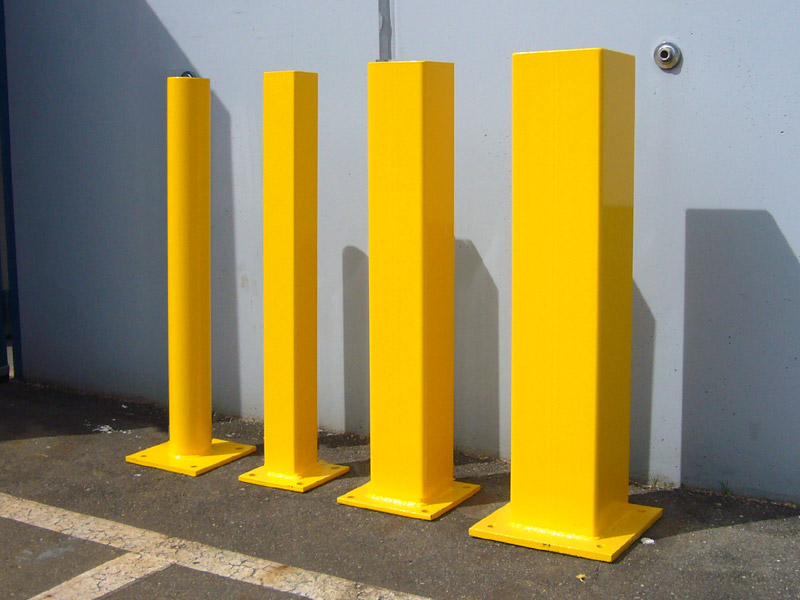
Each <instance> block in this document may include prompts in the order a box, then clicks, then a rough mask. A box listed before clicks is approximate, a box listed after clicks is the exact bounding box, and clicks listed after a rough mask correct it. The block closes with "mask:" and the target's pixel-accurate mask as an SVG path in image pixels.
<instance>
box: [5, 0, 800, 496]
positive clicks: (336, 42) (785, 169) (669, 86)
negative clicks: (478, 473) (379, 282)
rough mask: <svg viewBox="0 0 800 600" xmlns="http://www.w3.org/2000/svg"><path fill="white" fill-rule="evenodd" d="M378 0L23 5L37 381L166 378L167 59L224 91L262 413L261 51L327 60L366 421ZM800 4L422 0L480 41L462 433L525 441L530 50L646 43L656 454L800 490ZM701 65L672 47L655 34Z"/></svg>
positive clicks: (636, 470)
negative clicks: (667, 53)
mask: <svg viewBox="0 0 800 600" xmlns="http://www.w3.org/2000/svg"><path fill="white" fill-rule="evenodd" d="M377 13H378V11H377V2H356V1H339V2H312V1H306V2H291V3H288V2H278V1H261V2H248V1H245V0H230V1H227V2H215V1H212V0H192V1H190V0H149V1H147V2H146V1H144V0H111V1H108V0H107V1H101V0H92V1H89V0H81V1H71V2H57V1H55V0H53V1H49V2H35V3H32V2H27V1H24V0H6V17H7V28H8V32H7V36H8V62H9V65H8V66H9V88H10V89H9V91H10V101H11V133H12V152H13V155H12V160H13V169H14V184H15V190H14V191H15V203H16V214H17V223H16V225H17V239H18V254H19V277H20V294H21V298H20V304H21V310H22V331H23V348H24V353H25V354H24V355H25V360H26V362H25V366H26V373H27V376H28V377H29V378H31V379H40V380H47V381H55V382H59V383H62V384H66V385H71V386H74V387H79V388H84V389H90V390H99V391H104V392H112V393H119V394H130V395H140V396H144V397H148V398H154V399H158V400H161V401H164V400H165V399H166V305H165V303H166V266H165V265H166V240H165V236H166V227H165V216H166V211H165V187H166V185H165V172H164V156H165V148H164V101H165V94H164V87H165V86H164V79H165V77H166V76H168V75H173V74H177V73H180V72H181V71H182V70H184V69H187V68H188V69H192V70H195V71H197V72H198V73H199V74H201V75H202V76H206V77H210V78H211V79H212V91H213V108H212V113H213V115H212V116H213V127H212V129H213V161H214V166H213V173H212V176H213V181H214V183H213V209H212V215H213V217H212V218H213V223H212V243H213V258H212V268H213V277H214V281H213V292H212V296H213V297H212V303H213V315H214V321H213V336H214V337H213V347H214V373H213V376H214V395H215V406H216V408H217V409H219V410H221V411H225V412H235V413H240V414H244V415H247V416H259V415H260V414H261V389H262V384H261V359H262V351H261V347H260V340H261V331H262V324H261V323H262V321H261V306H260V305H261V255H260V248H261V245H260V236H261V226H260V223H261V191H260V177H261V166H260V160H261V152H260V147H261V128H260V107H261V100H260V73H261V72H262V71H264V70H277V69H290V68H296V69H304V70H311V71H317V72H319V73H320V80H319V81H320V86H319V89H320V156H319V160H320V163H319V164H320V180H319V183H320V187H319V189H320V196H319V203H320V204H319V207H320V208H319V214H320V221H319V235H320V238H319V274H320V282H319V398H320V423H321V424H322V425H323V426H325V427H329V428H332V429H344V428H345V427H346V428H347V429H348V430H352V431H362V432H363V431H365V430H366V426H367V423H368V396H367V394H368V375H367V348H368V346H367V344H368V340H367V336H366V325H367V322H366V318H367V317H366V306H367V304H366V303H367V296H366V286H367V261H368V259H367V254H368V252H367V245H366V244H367V204H366V63H367V62H368V61H371V60H374V59H376V58H377V55H378V27H379V22H378V14H377ZM798 24H800V5H797V4H796V3H792V2H778V1H772V2H762V3H758V4H757V5H756V4H753V3H749V2H744V1H741V0H738V1H735V2H729V3H725V4H724V6H723V5H721V4H720V3H715V2H694V3H690V4H680V5H678V4H675V3H655V2H632V1H623V0H613V1H611V2H604V3H595V2H587V1H586V0H569V1H566V2H561V3H531V2H526V1H523V0H499V1H496V2H479V1H477V0H459V1H456V0H441V1H438V2H424V1H421V0H396V1H395V2H394V3H393V31H394V35H395V38H394V48H393V49H394V57H395V58H397V59H400V60H410V59H430V60H447V61H453V62H455V63H456V238H457V240H456V273H455V277H456V306H455V310H456V442H457V445H459V446H460V447H462V448H465V449H469V450H473V451H478V452H485V453H490V454H496V453H500V454H502V455H504V456H507V454H508V446H509V436H508V433H509V378H510V371H509V359H510V355H509V349H510V343H509V342H510V285H511V282H510V214H511V212H510V184H511V180H510V154H509V151H510V133H511V129H510V56H511V53H512V52H516V51H530V50H543V49H557V48H571V47H595V46H605V47H609V48H613V49H616V50H621V51H623V52H629V53H631V54H634V55H635V56H636V58H637V154H636V161H637V164H636V168H637V171H636V224H635V237H636V240H635V268H634V271H635V280H636V289H635V290H634V361H633V369H632V382H633V394H632V396H633V397H632V416H633V419H632V427H633V429H632V444H631V447H632V457H631V466H632V473H633V474H634V475H635V476H637V477H638V478H658V479H659V480H661V481H672V482H678V481H683V482H685V483H688V484H691V485H697V486H703V487H720V486H721V485H722V484H724V485H725V486H727V487H729V488H730V489H732V490H734V491H741V492H745V493H751V494H756V495H767V496H772V497H783V498H793V499H800V470H799V469H800V467H797V466H796V465H797V460H796V457H797V456H798V455H799V454H800V436H797V435H794V433H793V425H794V424H796V423H798V422H800V396H798V394H797V392H796V390H798V389H800V361H798V360H797V356H798V355H797V354H796V349H798V348H800V326H798V325H797V323H800V318H798V317H800V314H799V313H798V309H796V308H793V307H796V306H800V265H798V262H797V256H798V253H797V249H798V248H800V227H797V226H796V223H797V222H799V221H798V217H800V203H798V202H797V201H796V197H797V190H798V189H800V185H799V184H800V174H799V173H800V170H798V169H797V168H796V165H797V164H798V162H799V159H800V131H799V129H800V128H799V127H798V126H799V125H800V122H798V113H799V112H800V111H798V108H800V77H799V76H798V75H800V68H798V67H797V61H795V60H794V58H793V56H794V53H793V49H794V48H793V46H792V43H793V40H794V38H795V37H796V36H795V35H794V34H795V31H796V30H797V27H798ZM664 39H671V40H674V41H675V42H676V43H677V44H678V45H679V46H680V47H681V49H682V50H683V53H684V56H685V60H684V62H683V64H682V65H681V67H680V68H679V69H676V70H675V71H673V72H671V73H665V72H662V71H661V70H659V69H658V68H657V67H656V66H655V65H654V63H653V61H652V58H651V55H652V52H653V48H654V47H655V45H656V44H657V43H658V42H660V41H662V40H664Z"/></svg>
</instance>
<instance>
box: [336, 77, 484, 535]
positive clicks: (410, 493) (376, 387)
mask: <svg viewBox="0 0 800 600" xmlns="http://www.w3.org/2000/svg"><path fill="white" fill-rule="evenodd" d="M368 74H369V83H368V90H369V99H368V109H369V254H370V258H369V310H370V319H369V327H370V444H371V480H370V482H369V483H367V484H365V485H363V486H361V487H359V488H357V489H355V490H353V491H352V492H350V493H348V494H345V495H343V496H340V497H339V499H338V501H339V502H340V503H342V504H347V505H350V506H357V507H361V508H369V509H372V510H378V511H382V512H388V513H392V514H397V515H402V516H406V517H414V518H418V519H426V520H431V519H435V518H436V517H438V516H440V515H441V514H443V513H445V512H447V511H448V510H450V509H451V508H453V507H454V506H456V505H457V504H459V503H460V502H463V501H464V500H465V499H467V498H469V497H470V496H472V495H473V494H475V493H476V492H477V491H478V490H479V489H480V486H477V485H474V484H470V483H462V482H457V481H454V480H453V293H454V292H453V289H454V288H453V286H454V283H453V277H454V263H453V260H454V234H453V65H452V64H451V63H436V62H427V61H423V62H379V63H371V64H370V65H369V71H368Z"/></svg>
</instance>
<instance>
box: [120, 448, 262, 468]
mask: <svg viewBox="0 0 800 600" xmlns="http://www.w3.org/2000/svg"><path fill="white" fill-rule="evenodd" d="M255 451H256V447H255V446H249V445H247V444H237V443H235V442H229V441H225V440H217V439H212V440H211V449H210V450H209V451H208V452H207V453H206V454H187V455H184V456H176V455H175V454H173V453H172V452H171V451H170V448H169V442H164V443H163V444H159V445H158V446H153V447H152V448H148V449H147V450H142V451H140V452H135V453H134V454H129V455H128V456H126V457H125V461H126V462H129V463H133V464H134V465H141V466H143V467H153V468H155V469H164V470H165V471H172V472H173V473H180V474H182V475H189V476H191V477H197V476H198V475H202V474H203V473H207V472H208V471H211V470H212V469H216V468H217V467H221V466H222V465H227V464H228V463H229V462H233V461H234V460H236V459H238V458H242V457H243V456H247V455H248V454H252V453H253V452H255Z"/></svg>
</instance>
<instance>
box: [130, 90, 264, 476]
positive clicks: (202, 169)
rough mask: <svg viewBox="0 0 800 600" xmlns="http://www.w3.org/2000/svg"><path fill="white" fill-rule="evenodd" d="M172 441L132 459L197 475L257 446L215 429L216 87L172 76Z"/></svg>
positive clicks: (169, 128) (169, 283)
mask: <svg viewBox="0 0 800 600" xmlns="http://www.w3.org/2000/svg"><path fill="white" fill-rule="evenodd" d="M167 263H168V264H167V304H168V306H167V317H168V329H169V336H168V338H169V441H168V442H166V443H164V444H160V445H158V446H155V447H153V448H149V449H148V450H145V451H143V452H137V453H136V454H131V455H130V456H128V457H127V458H126V460H127V461H128V462H132V463H135V464H140V465H144V466H149V467H156V468H160V469H166V470H168V471H174V472H177V473H183V474H185V475H200V474H202V473H205V472H206V471H210V470H211V469H213V468H215V467H218V466H221V465H224V464H226V463H229V462H231V461H233V460H236V459H237V458H240V457H242V456H245V455H247V454H250V453H252V452H254V451H255V446H248V445H244V444H235V443H233V442H228V441H223V440H213V439H212V437H211V90H210V82H209V80H208V79H202V78H199V77H170V78H168V79H167Z"/></svg>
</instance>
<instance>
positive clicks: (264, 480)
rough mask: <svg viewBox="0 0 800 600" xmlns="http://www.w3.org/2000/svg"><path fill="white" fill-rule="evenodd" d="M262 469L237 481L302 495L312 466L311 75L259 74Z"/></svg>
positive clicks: (327, 471) (318, 466)
mask: <svg viewBox="0 0 800 600" xmlns="http://www.w3.org/2000/svg"><path fill="white" fill-rule="evenodd" d="M263 218H264V233H263V239H264V466H263V467H259V468H257V469H254V470H252V471H249V472H247V473H244V474H242V475H240V476H239V480H240V481H243V482H246V483H255V484H257V485H263V486H267V487H274V488H280V489H284V490H290V491H293V492H306V491H308V490H310V489H313V488H315V487H317V486H320V485H322V484H323V483H325V482H327V481H330V480H331V479H334V478H335V477H339V476H340V475H344V474H345V473H347V472H348V471H349V470H350V469H349V467H346V466H342V465H332V464H329V463H326V462H324V461H321V460H317V74H316V73H304V72H301V71H282V72H273V73H264V215H263Z"/></svg>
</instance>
